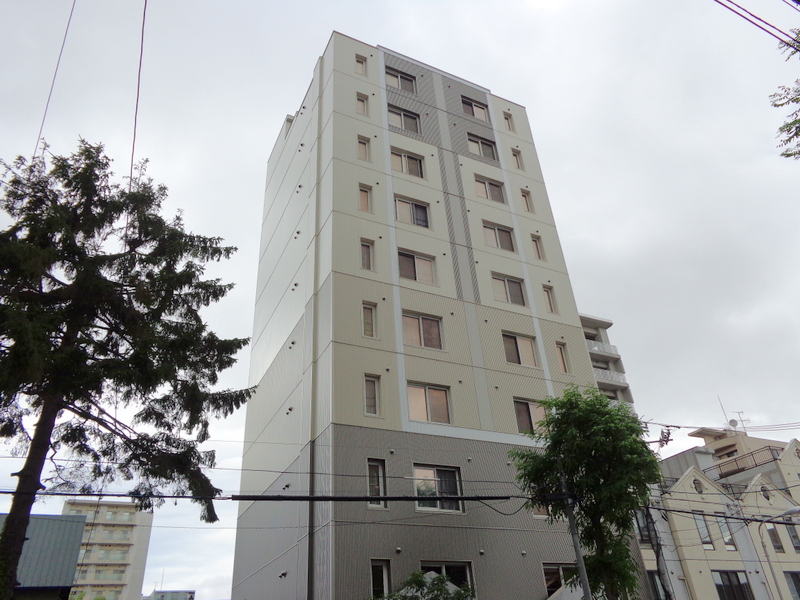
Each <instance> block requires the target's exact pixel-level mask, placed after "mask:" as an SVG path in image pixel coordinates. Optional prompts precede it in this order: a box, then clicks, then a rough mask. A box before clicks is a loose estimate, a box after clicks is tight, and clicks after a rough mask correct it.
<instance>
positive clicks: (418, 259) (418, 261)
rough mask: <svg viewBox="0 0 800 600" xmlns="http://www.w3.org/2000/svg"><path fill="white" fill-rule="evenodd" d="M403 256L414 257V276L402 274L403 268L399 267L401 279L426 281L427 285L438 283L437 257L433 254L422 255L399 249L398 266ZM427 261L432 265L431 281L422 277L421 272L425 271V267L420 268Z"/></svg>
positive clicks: (418, 281)
mask: <svg viewBox="0 0 800 600" xmlns="http://www.w3.org/2000/svg"><path fill="white" fill-rule="evenodd" d="M401 257H411V258H413V259H414V277H405V276H404V275H403V274H402V269H399V274H400V278H401V279H405V280H407V281H416V282H417V283H424V284H426V285H436V259H434V258H433V257H432V256H422V255H420V254H416V253H414V252H409V251H408V250H398V252H397V261H398V267H399V263H400V258H401ZM425 263H428V265H429V267H430V275H431V277H430V281H426V280H425V279H420V273H424V272H425V269H420V267H421V266H423V265H425Z"/></svg>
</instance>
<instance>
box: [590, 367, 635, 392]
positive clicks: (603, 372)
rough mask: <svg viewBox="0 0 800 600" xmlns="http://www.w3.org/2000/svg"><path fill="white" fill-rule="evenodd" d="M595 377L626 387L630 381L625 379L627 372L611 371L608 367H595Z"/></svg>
mask: <svg viewBox="0 0 800 600" xmlns="http://www.w3.org/2000/svg"><path fill="white" fill-rule="evenodd" d="M594 378H595V379H596V380H598V381H608V382H611V383H617V384H619V385H620V386H622V387H626V386H627V385H628V382H627V381H626V380H625V373H618V372H617V371H609V370H607V369H597V368H595V369H594Z"/></svg>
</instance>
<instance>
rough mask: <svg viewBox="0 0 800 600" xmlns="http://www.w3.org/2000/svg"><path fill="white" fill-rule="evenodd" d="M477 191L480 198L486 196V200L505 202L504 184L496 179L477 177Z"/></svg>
mask: <svg viewBox="0 0 800 600" xmlns="http://www.w3.org/2000/svg"><path fill="white" fill-rule="evenodd" d="M475 192H476V193H477V194H478V198H485V199H486V200H494V201H495V202H505V201H506V199H505V197H504V196H503V185H502V184H500V183H497V182H496V181H489V180H488V179H482V178H480V177H476V178H475Z"/></svg>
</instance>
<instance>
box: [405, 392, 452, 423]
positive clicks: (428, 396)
mask: <svg viewBox="0 0 800 600" xmlns="http://www.w3.org/2000/svg"><path fill="white" fill-rule="evenodd" d="M411 388H414V389H420V390H423V394H424V397H423V400H424V402H425V416H426V418H425V419H419V418H417V416H418V415H417V414H414V415H413V416H412V413H416V411H417V410H418V409H419V408H421V407H417V408H416V409H414V408H413V406H412V404H413V399H412V397H411V393H410V390H411ZM431 390H434V391H437V392H444V412H445V413H446V414H445V417H446V418H447V420H446V421H442V420H434V419H432V418H431V416H432V414H433V410H432V409H431V393H430V392H431ZM406 396H407V398H408V418H409V420H411V421H416V422H418V423H439V424H444V425H450V424H451V423H452V411H451V410H450V388H449V387H447V386H443V385H435V384H429V383H420V382H413V381H409V382H408V383H406ZM439 410H441V407H439Z"/></svg>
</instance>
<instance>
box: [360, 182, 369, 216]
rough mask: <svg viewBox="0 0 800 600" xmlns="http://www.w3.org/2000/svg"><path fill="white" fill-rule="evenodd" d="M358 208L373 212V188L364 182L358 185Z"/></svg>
mask: <svg viewBox="0 0 800 600" xmlns="http://www.w3.org/2000/svg"><path fill="white" fill-rule="evenodd" d="M358 210H360V211H363V212H372V188H371V187H370V186H368V185H364V184H363V183H361V184H359V186H358Z"/></svg>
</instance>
